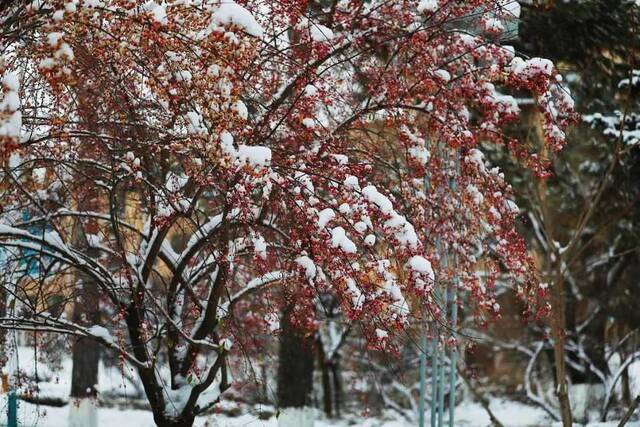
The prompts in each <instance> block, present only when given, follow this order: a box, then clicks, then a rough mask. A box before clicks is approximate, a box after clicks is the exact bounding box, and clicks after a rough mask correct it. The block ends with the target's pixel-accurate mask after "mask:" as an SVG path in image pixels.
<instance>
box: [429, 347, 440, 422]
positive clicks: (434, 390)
mask: <svg viewBox="0 0 640 427" xmlns="http://www.w3.org/2000/svg"><path fill="white" fill-rule="evenodd" d="M438 361H439V357H438V339H437V338H436V336H435V335H434V336H433V337H432V338H431V427H437V422H436V415H437V413H438Z"/></svg>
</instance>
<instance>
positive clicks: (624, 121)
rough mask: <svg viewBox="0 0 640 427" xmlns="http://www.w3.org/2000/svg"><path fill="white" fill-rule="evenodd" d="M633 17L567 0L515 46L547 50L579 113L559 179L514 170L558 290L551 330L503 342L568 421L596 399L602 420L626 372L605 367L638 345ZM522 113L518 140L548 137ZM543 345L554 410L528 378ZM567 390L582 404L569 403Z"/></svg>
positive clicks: (545, 273) (532, 20) (530, 11)
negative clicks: (548, 354) (523, 359)
mask: <svg viewBox="0 0 640 427" xmlns="http://www.w3.org/2000/svg"><path fill="white" fill-rule="evenodd" d="M638 16H640V15H639V14H638V13H637V5H636V4H634V3H633V2H628V1H613V2H611V1H594V2H587V3H585V2H574V1H569V2H563V3H558V4H556V5H553V6H551V7H548V8H544V9H543V8H535V7H531V8H527V10H526V12H525V13H523V19H522V22H521V26H520V34H521V40H520V41H519V43H518V45H517V48H518V50H521V51H523V52H524V53H526V54H529V55H532V56H535V55H538V54H540V53H541V52H545V54H546V55H548V56H549V57H550V58H551V59H553V60H554V61H555V62H556V63H558V64H562V65H561V66H560V68H561V69H562V74H563V77H564V78H565V80H566V81H567V87H568V88H570V89H571V91H572V94H573V96H574V99H575V100H576V107H575V108H576V110H577V111H578V112H579V113H580V114H581V115H582V116H581V120H580V123H579V125H577V126H575V127H574V128H573V129H572V131H571V132H570V133H569V134H568V136H567V141H568V148H567V149H566V150H565V151H564V152H563V153H562V154H561V155H559V156H557V157H556V158H555V159H554V161H553V164H552V167H551V169H552V170H553V172H554V173H553V177H551V178H549V179H548V180H546V181H536V180H534V179H532V176H531V175H530V174H521V173H514V176H516V179H514V180H513V184H514V187H515V188H516V193H517V194H520V195H523V197H522V203H521V204H522V207H523V211H524V212H525V213H526V220H525V221H524V222H525V225H526V226H524V227H522V228H523V229H526V235H527V237H528V239H529V242H530V245H529V246H530V248H531V249H532V251H533V252H534V253H535V254H536V258H537V260H538V263H539V267H540V273H541V280H542V281H543V282H545V283H547V284H548V286H549V289H550V290H551V295H552V296H551V298H550V302H551V305H552V312H553V314H552V316H550V318H549V320H550V322H549V323H548V324H547V325H546V327H541V326H540V325H539V324H538V325H534V326H533V327H530V328H529V329H530V331H532V332H534V333H533V334H531V336H534V337H535V339H534V341H533V342H518V343H510V344H509V345H504V343H502V344H499V346H501V347H502V348H507V347H510V348H512V349H518V350H520V351H521V352H523V353H525V354H526V356H527V358H528V359H529V365H528V367H527V369H526V372H525V381H524V382H525V389H526V390H527V395H528V396H529V397H530V398H531V399H532V400H533V401H534V402H536V403H538V404H540V405H541V406H543V407H544V408H545V409H546V410H547V411H548V412H549V413H550V414H551V415H552V416H553V417H555V418H557V419H562V421H563V425H571V423H572V421H573V418H578V420H579V421H580V422H583V421H588V420H586V419H584V417H586V416H587V415H588V414H587V413H586V409H588V408H589V405H590V403H589V401H590V400H594V401H596V402H597V404H599V405H601V406H600V417H601V418H603V420H604V418H606V414H607V410H608V407H609V405H610V401H611V396H612V394H613V392H614V388H615V386H616V384H617V382H618V380H619V378H620V376H621V375H622V372H624V369H622V370H620V372H610V369H609V368H610V366H611V363H610V361H611V358H612V357H613V356H614V355H615V354H617V353H620V356H621V361H620V364H621V365H622V367H623V368H624V367H625V366H626V365H628V363H631V362H632V360H633V359H634V358H635V357H637V354H636V350H637V349H633V350H632V349H630V348H629V346H628V344H629V343H628V341H629V337H630V336H632V335H633V332H632V331H633V330H634V329H635V327H633V326H631V325H637V320H636V319H634V316H633V315H632V314H631V312H630V311H629V306H628V305H627V304H633V302H632V301H636V298H635V295H634V293H633V292H630V289H632V286H634V284H633V281H629V279H630V278H631V277H632V273H631V267H632V266H633V264H634V260H635V259H637V254H638V252H637V250H638V236H637V233H635V232H633V231H630V230H635V229H636V228H637V227H634V224H636V221H637V219H638V210H637V206H638V204H637V201H638V191H637V185H635V181H636V180H637V178H636V176H637V167H638V163H637V161H638V160H637V159H638V153H637V145H636V144H637V136H636V134H637V119H636V117H637V110H638V97H637V93H638V92H637V89H634V88H633V87H632V86H633V84H634V83H633V82H634V79H633V75H634V74H635V73H636V72H634V71H633V70H634V68H635V67H637V63H638V52H640V50H639V47H640V38H639V37H638V36H639V34H638V32H637V28H638ZM595 58H598V59H597V60H595ZM635 82H637V80H635ZM527 115H528V116H529V118H530V119H529V120H528V121H526V120H525V121H524V124H525V125H526V126H525V127H524V129H522V138H521V139H522V140H523V141H525V142H526V143H527V144H529V145H531V146H538V147H539V146H542V145H543V139H544V138H543V137H542V135H541V134H542V131H541V126H542V125H541V122H540V117H539V115H538V112H537V111H535V110H533V111H530V112H529V113H528V114H527ZM594 130H595V131H594ZM489 157H490V158H491V159H492V160H493V161H496V162H497V163H499V164H501V165H502V166H503V167H504V168H505V170H507V173H509V172H514V171H515V170H519V169H511V168H510V167H509V166H507V165H506V164H507V163H508V161H507V160H506V159H501V154H500V152H499V150H496V152H493V153H490V155H489ZM517 167H518V166H517V165H516V168H517ZM623 295H624V296H623ZM609 319H616V320H615V323H616V324H617V325H618V328H619V331H616V332H615V333H611V332H610V330H611V329H613V328H612V325H611V321H610V320H609ZM545 351H552V352H553V356H552V358H551V360H552V361H553V363H552V368H553V370H554V371H555V372H554V374H555V375H554V376H555V378H554V380H553V381H551V382H552V384H550V385H549V389H555V390H556V391H557V392H558V395H559V396H558V398H559V409H560V410H559V411H557V410H556V409H557V407H556V402H553V403H552V404H551V405H549V404H548V402H547V401H546V399H545V398H544V397H543V393H542V392H540V393H536V392H535V391H534V386H533V385H532V382H531V381H529V379H530V377H531V376H532V373H534V372H535V369H540V368H536V366H538V365H540V364H541V362H542V361H544V358H543V357H541V355H542V354H544V352H545ZM541 371H542V370H541V369H540V370H539V371H538V372H541ZM534 375H535V374H534ZM540 376H541V375H540ZM569 387H573V396H572V395H571V393H569V390H570V388H569ZM594 387H595V389H596V391H597V392H596V393H594ZM598 389H599V390H598ZM581 390H582V391H584V394H585V396H584V398H583V399H581V398H580V397H579V395H580V394H581V393H580V392H579V391H581ZM570 397H572V399H573V400H574V403H575V402H578V403H579V406H582V410H581V411H578V410H576V411H572V409H571V405H570V402H569V398H570ZM580 400H582V401H580ZM629 400H630V399H629ZM629 403H630V402H629ZM591 406H593V405H591ZM574 407H577V406H576V405H574Z"/></svg>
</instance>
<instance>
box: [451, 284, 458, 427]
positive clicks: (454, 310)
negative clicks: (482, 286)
mask: <svg viewBox="0 0 640 427" xmlns="http://www.w3.org/2000/svg"><path fill="white" fill-rule="evenodd" d="M456 286H457V280H454V282H453V298H452V304H453V305H452V306H451V325H452V327H453V328H454V330H455V327H456V322H457V321H458V304H457V303H456V296H457V292H456ZM457 359H458V350H457V348H456V347H452V348H451V366H450V370H449V427H453V423H454V415H455V410H456V376H457V375H456V374H457V371H456V369H457V368H456V364H457V361H458V360H457Z"/></svg>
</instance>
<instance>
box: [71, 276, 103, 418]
mask: <svg viewBox="0 0 640 427" xmlns="http://www.w3.org/2000/svg"><path fill="white" fill-rule="evenodd" d="M84 279H86V278H84ZM80 280H81V282H80V283H81V286H82V288H81V289H80V292H79V296H78V297H77V298H76V302H75V305H74V308H73V321H74V322H78V323H80V324H83V323H87V322H88V323H90V324H97V323H98V321H99V317H100V315H99V307H98V300H99V298H98V290H97V287H96V285H95V283H92V282H91V281H89V280H82V278H81V279H80ZM72 360H73V368H72V371H71V394H70V395H71V402H70V405H69V426H70V427H93V426H97V425H98V424H97V393H98V391H97V389H96V388H97V385H98V363H99V361H100V344H98V342H96V341H95V340H92V339H89V338H78V339H77V340H76V341H75V342H74V344H73V354H72Z"/></svg>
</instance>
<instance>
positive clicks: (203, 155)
mask: <svg viewBox="0 0 640 427" xmlns="http://www.w3.org/2000/svg"><path fill="white" fill-rule="evenodd" d="M15 8H22V9H21V10H22V12H21V13H24V14H25V17H26V18H25V19H27V20H28V22H34V23H35V24H33V30H31V31H29V32H27V33H26V35H23V36H21V37H19V38H17V39H13V38H7V39H5V40H3V42H4V43H5V44H6V49H5V56H4V67H5V69H4V70H5V72H4V80H3V84H4V98H3V101H2V105H1V107H2V108H0V110H2V111H3V112H4V113H3V116H2V117H1V119H2V123H1V126H2V127H0V134H1V135H2V137H3V140H2V143H3V152H4V153H5V154H6V155H7V156H10V158H9V161H8V162H7V163H6V164H5V166H4V168H3V172H2V177H1V178H2V180H3V181H4V182H6V183H10V184H11V185H10V186H3V187H2V188H4V190H3V192H2V194H1V196H0V197H1V199H2V206H3V212H2V217H1V220H2V223H0V246H1V247H3V248H7V250H9V253H12V254H16V255H15V257H16V258H19V257H20V256H21V255H20V254H24V252H25V251H37V253H38V256H39V258H40V259H43V260H44V259H46V260H48V268H47V269H46V270H43V271H42V275H43V277H42V279H43V280H42V281H41V283H42V286H46V283H47V279H48V278H50V277H53V276H55V275H57V274H65V273H69V272H73V273H75V274H80V275H82V276H83V277H86V278H87V279H86V282H91V283H95V285H96V287H97V290H98V293H99V299H100V305H101V308H102V309H103V310H104V311H105V312H106V317H107V318H109V319H110V320H109V321H108V322H105V323H102V324H95V323H93V322H95V320H92V319H88V318H83V319H80V320H77V319H67V318H65V317H64V316H61V315H53V314H52V313H50V312H49V311H48V310H46V309H45V310H43V309H42V308H41V307H40V306H37V305H35V304H33V303H32V302H31V301H30V300H29V298H28V294H27V292H26V290H24V289H20V284H21V283H20V282H17V283H16V282H15V281H11V283H6V284H5V287H9V286H18V288H19V289H18V291H17V292H16V295H17V297H18V298H19V301H20V304H21V310H20V311H19V312H18V313H16V314H15V315H12V316H5V317H4V318H3V319H1V320H0V327H1V328H13V329H27V330H34V329H35V330H38V331H42V332H51V333H62V334H69V335H74V336H78V337H84V338H89V339H93V340H95V341H97V342H98V343H100V344H101V345H102V346H104V347H106V348H107V349H110V350H112V351H115V352H117V354H119V355H120V357H121V358H122V360H123V361H126V363H128V364H129V365H131V366H133V367H134V368H135V369H136V371H137V373H138V376H139V377H140V380H141V382H142V384H143V386H144V390H145V393H146V396H147V398H148V400H149V403H150V405H151V408H152V411H153V414H154V419H155V422H156V423H157V424H158V425H160V426H177V425H180V426H185V425H191V424H192V423H193V421H194V418H195V417H196V416H197V415H198V414H200V413H202V412H204V411H206V410H207V409H209V408H210V407H212V406H213V405H214V404H215V403H216V402H217V401H218V399H219V398H220V395H221V393H222V392H224V391H225V389H227V388H228V387H229V384H230V380H229V375H228V364H227V357H228V354H229V352H230V351H232V350H231V349H232V345H231V344H232V339H231V337H233V336H238V335H242V334H243V333H246V332H247V330H248V329H245V327H244V326H243V322H242V320H243V319H244V320H246V319H247V316H248V313H246V312H245V311H242V310H238V307H240V306H242V303H243V301H244V300H246V299H251V301H252V303H253V304H254V305H257V306H258V310H259V313H260V316H262V317H263V318H264V317H265V316H267V315H268V314H273V312H278V311H279V309H280V308H281V307H277V305H276V304H269V295H270V292H276V291H277V290H278V289H286V291H287V292H286V293H285V294H286V298H284V302H283V304H286V306H288V307H291V308H290V311H288V315H289V316H288V319H287V321H288V322H290V326H291V327H296V328H300V329H301V330H314V329H315V328H316V327H317V322H316V312H315V310H314V305H315V302H316V298H317V296H319V295H326V294H329V295H333V296H334V297H335V298H336V299H337V301H338V302H339V306H340V307H341V310H342V311H343V313H344V315H345V316H346V317H347V318H348V319H350V320H351V321H353V322H355V321H357V322H359V324H360V325H361V326H362V330H363V332H364V335H365V336H366V337H367V338H368V340H369V342H370V345H371V346H373V347H375V348H379V349H385V350H386V351H391V352H393V351H394V344H393V342H394V340H393V339H394V336H395V335H397V334H398V333H400V332H402V331H403V330H405V329H406V328H408V327H409V326H410V325H411V322H412V319H413V318H417V320H418V321H419V322H427V321H428V322H430V324H431V326H432V329H433V330H432V333H433V335H434V336H435V337H437V338H439V339H441V340H442V341H447V342H452V341H454V340H455V335H454V334H452V333H451V331H450V329H448V328H446V327H442V328H440V327H438V325H439V324H440V320H441V316H442V307H441V306H442V301H441V300H440V299H439V298H438V297H437V296H436V293H435V290H436V289H443V288H446V287H450V286H457V284H456V283H457V282H455V281H454V280H452V277H453V276H454V274H455V275H458V276H459V277H460V279H461V280H460V295H462V294H463V292H464V293H466V294H467V295H469V297H468V298H466V301H467V305H468V307H469V310H470V311H473V312H475V313H476V314H477V316H478V318H479V319H483V318H486V317H490V316H494V315H496V314H497V313H498V311H499V307H498V306H497V305H496V303H495V295H494V292H493V282H494V276H495V275H497V274H498V273H499V272H500V271H505V272H507V273H508V274H509V275H510V277H511V279H512V281H513V282H512V283H513V284H514V287H515V288H516V289H517V292H518V294H519V296H520V297H521V298H522V300H523V301H524V302H525V304H526V306H527V309H528V310H529V311H530V312H531V313H532V314H533V313H535V314H544V312H545V310H546V305H545V303H544V301H542V299H541V297H542V296H543V294H544V290H543V289H542V288H540V287H538V283H537V277H536V273H535V270H534V269H533V268H532V267H533V262H532V260H531V258H530V257H529V256H528V255H527V252H526V247H525V245H524V244H523V240H522V238H520V237H519V236H518V235H517V233H516V232H515V229H514V218H515V216H516V209H515V208H514V205H513V203H512V202H511V201H510V198H511V195H510V192H511V191H510V187H509V186H508V184H507V183H506V182H505V180H504V177H503V176H502V175H501V173H500V172H499V171H498V170H496V169H489V168H488V167H487V165H486V163H485V161H484V159H483V155H482V153H481V152H480V151H479V150H478V149H477V148H476V147H477V145H478V143H479V142H480V141H486V142H488V143H493V144H499V145H505V146H507V147H508V148H509V150H511V151H512V152H513V153H514V155H515V156H516V157H517V158H518V159H519V161H521V162H522V164H523V165H525V166H527V167H529V168H531V169H533V170H534V171H535V172H536V173H538V174H539V175H544V173H545V163H546V162H547V161H548V159H547V158H542V157H541V156H540V153H534V152H528V151H527V149H525V148H523V147H521V146H519V145H518V144H517V142H516V141H514V140H512V139H511V138H510V137H508V136H507V135H506V134H505V133H504V132H503V131H502V129H503V128H504V127H505V126H506V125H507V124H508V123H509V122H511V121H513V120H515V119H516V117H517V112H518V111H517V107H516V106H515V100H514V98H513V97H511V96H509V95H505V94H503V93H501V92H499V91H498V90H497V89H496V85H498V86H499V87H501V88H503V89H501V90H526V91H529V92H531V93H532V96H533V97H535V99H536V100H538V102H539V106H540V109H541V111H542V113H543V117H544V133H545V136H546V145H545V146H546V147H547V148H548V149H549V151H548V152H549V153H553V152H555V151H557V150H559V149H560V148H561V147H562V145H563V139H564V134H563V131H562V129H563V128H564V127H565V126H566V125H567V123H568V122H569V120H570V118H571V112H570V110H571V108H570V107H571V103H570V99H569V98H568V97H567V95H566V93H565V92H564V91H563V90H562V88H561V86H559V84H558V83H557V82H556V80H555V71H554V69H553V65H552V64H551V62H549V61H546V60H543V59H540V58H534V59H531V60H524V59H521V58H518V57H516V56H515V55H514V53H513V50H512V49H509V48H508V47H505V46H502V45H501V44H500V37H499V34H500V32H501V31H502V29H503V26H502V25H501V19H502V18H508V17H510V16H512V15H513V14H514V13H517V12H518V10H517V9H514V7H513V5H510V4H508V3H507V4H502V3H495V2H491V1H486V2H474V3H473V4H472V5H466V4H458V3H445V2H442V3H438V2H434V1H421V2H420V3H419V4H418V3H416V2H409V1H407V2H400V3H398V2H388V3H386V2H358V1H355V2H348V3H339V2H332V3H330V4H324V3H317V4H316V3H313V4H312V5H308V4H307V2H299V3H298V2H283V3H274V2H266V3H261V2H247V3H246V4H244V6H240V5H239V4H236V3H234V2H232V1H225V2H222V3H218V2H206V3H192V2H182V1H180V2H169V3H162V4H158V3H156V2H139V1H132V2H128V3H121V2H117V1H110V0H106V1H105V0H102V1H101V0H85V1H84V2H83V3H82V4H77V3H75V2H68V3H61V2H60V3H58V2H50V3H49V2H47V3H44V2H43V3H31V4H30V5H27V6H22V5H18V4H14V5H13V6H10V10H11V11H13V10H15ZM7 13H8V12H7ZM24 22H27V21H24ZM321 22H322V23H321ZM7 25H14V26H18V24H16V23H15V22H13V23H11V22H10V23H9V24H7ZM19 25H22V24H19ZM294 30H295V31H294ZM472 31H473V32H475V33H476V34H475V35H474V34H472V33H471V32H472ZM292 34H295V35H296V36H295V37H293V36H292ZM79 92H83V95H82V97H84V99H92V100H93V102H92V103H89V104H87V103H86V102H84V101H83V100H82V97H80V96H79V95H78V94H79ZM83 109H84V110H83ZM385 135H387V136H389V135H391V136H392V137H393V138H394V139H393V141H394V143H393V145H390V146H389V145H385V144H386V143H384V142H383V141H384V136H385ZM381 150H383V151H387V154H388V155H386V156H384V157H381V156H379V155H378V153H380V151H381ZM545 152H546V151H545ZM551 155H552V154H549V156H551ZM387 159H392V160H387ZM34 173H35V174H36V175H39V176H40V175H44V178H43V179H42V184H43V185H45V187H46V189H44V190H38V189H35V188H33V187H31V186H29V185H28V177H30V176H31V175H32V174H34ZM450 179H456V181H457V182H458V184H459V188H463V189H464V191H460V192H456V191H454V190H452V189H451V188H449V186H448V185H447V183H448V181H449V180H450ZM383 188H391V191H385V190H383ZM86 198H91V199H96V200H99V201H100V203H91V208H90V209H91V210H89V208H87V204H84V203H83V202H84V201H85V199H86ZM23 212H28V213H29V216H28V218H25V217H24V216H23V215H22V213H23ZM34 224H35V225H38V226H39V227H40V228H39V230H41V232H39V233H35V232H31V231H29V230H30V229H29V227H30V226H31V225H34ZM96 224H98V227H96V226H95V225H96ZM74 230H76V231H74ZM77 230H81V231H82V234H83V235H84V236H85V237H86V238H85V239H84V241H83V242H82V243H80V242H79V241H78V240H77V239H74V238H73V237H72V236H73V235H74V233H75V232H77ZM436 242H438V246H440V247H443V248H445V249H446V250H448V251H455V252H456V256H457V258H458V259H459V261H458V263H457V264H456V271H455V272H454V271H453V270H451V269H450V268H447V267H446V266H445V265H444V263H443V262H442V260H441V259H439V258H438V255H437V252H436V249H435V248H436ZM85 243H86V244H85ZM14 261H17V259H15V260H14ZM432 264H433V267H434V268H432ZM481 264H482V265H487V264H488V265H490V266H491V271H492V275H490V277H489V279H487V280H485V279H481V278H478V277H477V276H476V275H475V271H476V269H477V267H478V265H481ZM434 269H435V271H436V272H437V273H438V276H437V277H438V281H437V282H436V280H435V278H436V275H435V274H434ZM66 292H67V294H69V295H71V296H72V298H70V300H73V296H74V295H75V289H74V287H73V286H69V287H68V289H67V291H66ZM462 301H463V299H462V298H460V299H459V300H458V303H460V304H461V303H462ZM274 305H276V306H275V307H274ZM238 320H240V321H238ZM454 329H455V325H454Z"/></svg>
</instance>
